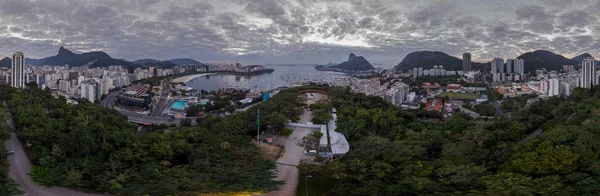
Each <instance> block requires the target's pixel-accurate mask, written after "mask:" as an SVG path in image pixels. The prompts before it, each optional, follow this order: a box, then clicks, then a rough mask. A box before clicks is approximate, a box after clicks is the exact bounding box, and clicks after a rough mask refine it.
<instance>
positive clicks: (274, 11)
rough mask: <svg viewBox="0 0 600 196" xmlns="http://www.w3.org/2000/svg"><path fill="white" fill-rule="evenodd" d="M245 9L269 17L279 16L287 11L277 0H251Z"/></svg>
mask: <svg viewBox="0 0 600 196" xmlns="http://www.w3.org/2000/svg"><path fill="white" fill-rule="evenodd" d="M244 11H246V12H249V13H255V14H258V15H260V16H264V17H267V18H277V17H279V16H281V15H284V14H285V13H286V10H285V9H284V8H282V7H281V6H279V4H278V3H277V1H276V0H251V1H250V2H249V3H248V5H247V6H246V8H245V9H244Z"/></svg>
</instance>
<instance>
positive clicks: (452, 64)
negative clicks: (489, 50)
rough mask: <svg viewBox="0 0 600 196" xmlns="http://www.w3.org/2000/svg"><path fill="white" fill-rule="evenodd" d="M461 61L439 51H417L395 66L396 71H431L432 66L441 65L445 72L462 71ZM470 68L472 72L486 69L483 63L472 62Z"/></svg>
mask: <svg viewBox="0 0 600 196" xmlns="http://www.w3.org/2000/svg"><path fill="white" fill-rule="evenodd" d="M462 63H463V61H462V59H459V58H456V57H454V56H450V55H448V54H446V53H443V52H439V51H417V52H412V53H410V54H408V55H406V57H404V59H403V60H402V62H400V64H398V65H396V66H395V67H394V69H396V70H402V71H407V70H412V69H413V68H423V69H431V68H433V66H436V65H442V66H444V69H446V70H453V71H457V70H462ZM471 67H472V69H474V70H477V69H483V68H484V67H486V64H485V63H477V62H472V63H471Z"/></svg>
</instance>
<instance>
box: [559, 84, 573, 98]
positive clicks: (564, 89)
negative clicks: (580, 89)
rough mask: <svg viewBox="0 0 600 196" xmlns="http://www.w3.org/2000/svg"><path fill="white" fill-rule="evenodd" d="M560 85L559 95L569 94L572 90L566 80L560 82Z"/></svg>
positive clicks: (566, 95)
mask: <svg viewBox="0 0 600 196" xmlns="http://www.w3.org/2000/svg"><path fill="white" fill-rule="evenodd" d="M560 85H561V87H562V90H561V95H564V96H565V97H568V96H571V93H572V92H573V89H572V88H571V84H569V83H568V82H561V83H560Z"/></svg>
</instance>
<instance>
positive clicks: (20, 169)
mask: <svg viewBox="0 0 600 196" xmlns="http://www.w3.org/2000/svg"><path fill="white" fill-rule="evenodd" d="M4 104H5V106H6V102H4ZM6 115H7V116H8V119H7V120H6V123H7V124H8V125H9V126H11V127H13V128H15V125H14V122H13V120H12V116H11V115H10V113H8V112H7V114H6ZM4 144H5V148H6V150H7V151H14V154H12V155H10V156H8V161H9V162H10V168H9V172H8V176H9V177H10V178H11V179H13V180H14V181H15V182H16V183H17V184H19V187H18V188H19V190H21V191H23V192H25V193H24V194H23V195H25V196H99V195H105V194H92V193H85V192H80V191H76V190H72V189H68V188H61V187H42V186H40V185H38V184H37V183H35V182H33V180H32V179H31V176H29V172H30V171H31V161H29V158H28V157H27V155H26V154H25V150H24V149H23V144H22V143H21V141H20V140H19V139H18V138H17V135H16V133H12V134H11V136H10V140H6V141H5V142H4Z"/></svg>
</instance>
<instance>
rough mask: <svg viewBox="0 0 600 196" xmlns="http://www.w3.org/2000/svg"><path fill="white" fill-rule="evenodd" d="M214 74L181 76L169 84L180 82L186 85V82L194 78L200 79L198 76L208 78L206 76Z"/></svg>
mask: <svg viewBox="0 0 600 196" xmlns="http://www.w3.org/2000/svg"><path fill="white" fill-rule="evenodd" d="M214 74H215V73H203V74H195V75H189V76H181V77H179V78H175V79H173V80H172V81H171V82H174V83H180V82H183V83H186V82H188V81H190V80H192V79H194V78H197V77H200V76H208V75H214Z"/></svg>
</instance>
